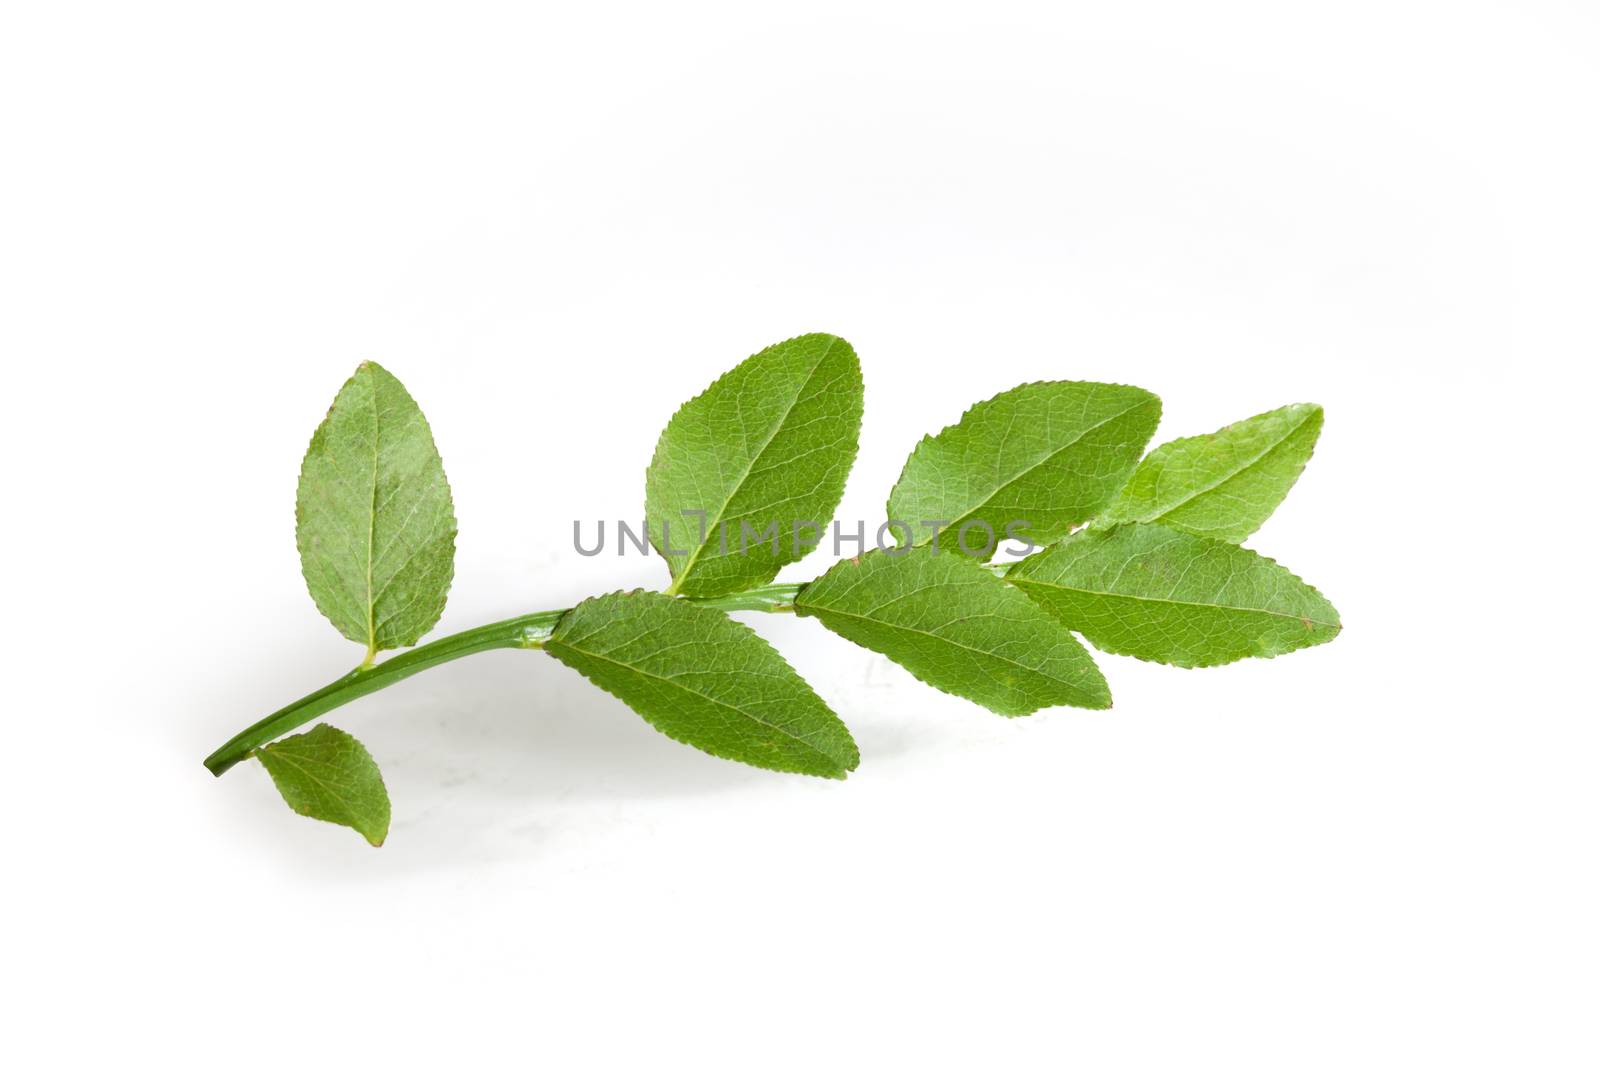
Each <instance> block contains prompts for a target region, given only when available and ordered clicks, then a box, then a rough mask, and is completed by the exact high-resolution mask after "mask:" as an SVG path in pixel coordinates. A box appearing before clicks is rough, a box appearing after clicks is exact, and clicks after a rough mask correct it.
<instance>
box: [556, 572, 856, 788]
mask: <svg viewBox="0 0 1600 1067" xmlns="http://www.w3.org/2000/svg"><path fill="white" fill-rule="evenodd" d="M544 649H545V651H546V652H549V653H550V654H551V655H552V656H554V657H555V658H556V659H558V660H560V661H561V662H563V663H565V664H567V665H568V666H569V667H572V668H574V669H576V670H577V671H579V672H580V673H581V674H583V675H584V677H586V678H588V679H589V680H590V681H592V682H594V683H595V684H596V685H598V686H599V687H600V688H602V689H604V690H605V691H606V692H608V693H610V694H612V695H613V696H615V697H617V698H619V699H620V700H621V701H622V702H623V703H624V704H627V705H628V706H629V707H630V708H632V709H633V710H634V711H636V712H638V713H639V714H640V715H641V716H642V717H643V718H644V720H645V721H646V722H648V723H649V724H650V725H651V726H654V727H655V728H656V729H657V730H660V731H661V732H662V733H664V734H666V735H667V736H668V737H670V738H672V739H674V740H676V741H682V742H683V743H685V744H688V745H693V746H694V747H695V748H698V749H700V750H701V751H704V752H709V753H711V754H712V755H713V756H721V757H723V758H724V759H731V760H738V761H740V762H741V763H749V764H752V765H754V766H757V767H765V768H767V769H769V770H775V771H794V772H797V773H799V774H814V775H819V776H821V777H824V778H843V777H844V776H845V773H846V772H848V771H852V770H854V769H855V767H856V764H857V763H858V762H859V761H860V754H859V753H858V752H857V750H856V744H855V741H854V740H852V739H851V737H850V732H849V730H847V729H846V728H845V725H844V723H842V722H840V721H839V718H838V716H836V715H834V713H833V712H832V711H830V710H829V709H828V706H827V705H826V704H824V703H823V702H822V699H821V698H820V697H818V696H817V694H816V693H814V692H812V691H811V687H810V686H808V685H807V684H806V683H805V680H804V679H803V678H801V677H800V676H799V675H798V674H796V673H795V672H794V668H792V667H790V666H789V664H788V663H787V662H786V661H785V660H784V658H783V657H782V656H780V655H779V654H778V652H777V650H776V649H774V648H773V647H772V646H771V645H769V644H767V643H766V642H765V641H763V640H762V639H761V637H760V636H758V635H757V634H756V632H755V631H754V630H752V629H750V628H749V627H748V626H745V625H744V624H743V623H739V622H735V621H734V620H733V619H730V618H728V616H726V615H724V614H723V613H722V612H720V611H717V610H715V609H712V608H703V607H699V606H698V605H695V604H693V603H690V602H688V601H685V600H679V599H676V598H673V597H669V596H663V595H662V594H660V593H647V592H643V591H635V592H632V593H610V594H608V595H606V596H601V597H594V598H592V599H590V600H585V601H583V602H582V603H581V604H579V605H578V606H577V607H575V608H573V609H572V610H571V611H569V612H567V613H566V615H565V616H563V617H562V619H561V622H560V624H559V625H557V626H556V629H555V632H554V633H553V634H551V635H550V638H549V640H548V641H547V642H546V643H545V646H544Z"/></svg>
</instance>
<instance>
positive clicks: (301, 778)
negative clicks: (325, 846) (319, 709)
mask: <svg viewBox="0 0 1600 1067" xmlns="http://www.w3.org/2000/svg"><path fill="white" fill-rule="evenodd" d="M255 756H256V759H258V760H260V761H261V766H263V767H265V768H266V769H267V773H268V774H269V775H271V776H272V781H273V784H274V785H276V786H277V787H278V792H280V793H282V794H283V799H284V800H285V801H287V802H288V804H289V807H291V808H293V809H294V810H295V811H297V812H299V813H300V814H301V815H305V816H307V817H309V818H312V819H321V820H322V821H323V822H331V823H338V824H339V825H340V826H348V827H350V828H351V829H353V830H355V831H356V832H357V833H358V834H360V835H361V836H362V837H364V838H366V839H367V841H368V843H370V844H371V845H373V846H374V847H376V846H378V845H381V844H383V839H384V838H385V837H386V836H388V833H389V792H388V790H386V789H385V788H384V787H383V775H381V774H379V773H378V765H377V764H376V763H374V762H373V761H372V757H371V756H370V755H368V754H367V750H366V749H365V748H363V747H362V745H361V742H360V741H357V740H356V739H355V738H353V737H351V736H350V735H349V734H347V733H345V732H344V731H343V730H335V729H334V728H333V727H331V726H329V725H327V724H326V723H323V724H319V725H317V726H313V727H312V728H311V729H310V730H308V731H307V732H305V733H303V734H295V735H294V736H293V737H286V738H284V739H283V740H282V741H279V742H277V743H275V744H271V745H266V746H264V747H262V748H258V749H256V752H255Z"/></svg>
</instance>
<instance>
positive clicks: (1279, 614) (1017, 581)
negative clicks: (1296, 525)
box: [1006, 576, 1342, 629]
mask: <svg viewBox="0 0 1600 1067" xmlns="http://www.w3.org/2000/svg"><path fill="white" fill-rule="evenodd" d="M1006 580H1007V581H1009V582H1011V583H1012V584H1013V585H1019V586H1020V585H1036V586H1039V587H1040V588H1042V589H1059V590H1061V591H1062V592H1064V593H1083V594H1084V595H1086V596H1096V597H1111V598H1114V599H1118V600H1137V601H1141V602H1143V603H1147V604H1167V605H1170V606H1172V607H1180V608H1206V609H1209V610H1212V611H1232V612H1238V613H1240V614H1244V615H1267V616H1270V617H1272V618H1278V619H1293V620H1294V621H1295V622H1299V623H1304V622H1307V621H1310V622H1313V623H1315V624H1317V625H1319V626H1331V627H1333V628H1334V629H1340V628H1342V624H1340V623H1337V622H1328V621H1326V620H1324V619H1317V618H1313V617H1312V616H1310V615H1292V614H1289V613H1288V612H1283V611H1269V610H1267V609H1266V608H1242V607H1238V606H1236V605H1233V604H1217V603H1212V602H1207V601H1204V600H1170V599H1168V598H1166V597H1154V596H1139V595H1138V594H1136V593H1111V592H1107V591H1105V590H1102V589H1082V588H1079V587H1078V586H1075V585H1063V584H1061V583H1060V582H1041V581H1038V580H1036V579H1032V578H1027V577H1011V576H1008V577H1007V578H1006Z"/></svg>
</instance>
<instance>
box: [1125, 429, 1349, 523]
mask: <svg viewBox="0 0 1600 1067" xmlns="http://www.w3.org/2000/svg"><path fill="white" fill-rule="evenodd" d="M1321 432H1322V408H1321V407H1319V406H1318V405H1316V404H1290V405H1289V406H1288V407H1282V408H1278V409H1277V410H1275V411H1268V412H1266V413H1264V414H1261V415H1256V416H1254V417H1252V418H1248V419H1245V420H1244V421H1242V422H1236V423H1234V424H1233V425H1231V426H1224V427H1223V428H1222V429H1220V430H1218V431H1217V432H1216V433H1209V434H1204V435H1202V436H1199V437H1180V438H1178V439H1177V440H1176V441H1168V442H1167V443H1166V444H1164V445H1162V446H1161V447H1160V448H1157V449H1156V450H1155V451H1153V452H1151V453H1150V454H1149V455H1148V456H1146V457H1145V458H1144V462H1143V463H1141V464H1139V469H1138V470H1136V471H1134V473H1133V477H1132V478H1130V479H1129V480H1128V484H1127V485H1126V486H1125V487H1124V488H1123V490H1122V493H1121V495H1120V496H1118V497H1117V499H1116V500H1115V501H1113V502H1112V504H1111V507H1109V508H1108V509H1106V512H1105V514H1103V515H1101V516H1100V517H1099V518H1097V519H1096V520H1095V523H1094V524H1095V525H1096V526H1115V525H1117V524H1119V523H1124V522H1159V523H1160V524H1161V525H1163V526H1170V527H1172V528H1173V529H1175V530H1183V531H1184V532H1185V533H1192V534H1195V535H1196V536H1198V537H1210V538H1214V539H1216V540H1218V541H1232V542H1233V543H1234V544H1238V543H1239V542H1241V541H1243V540H1244V539H1245V538H1247V537H1249V536H1250V535H1251V534H1253V533H1255V532H1256V531H1257V530H1258V529H1260V528H1261V524H1262V523H1264V522H1266V521H1267V517H1268V516H1269V515H1271V514H1272V512H1273V510H1274V509H1276V508H1277V506H1278V505H1279V504H1280V503H1282V502H1283V498H1284V497H1285V496H1287V495H1288V493H1289V490H1290V489H1291V488H1292V487H1293V486H1294V483H1295V480H1296V479H1298V478H1299V477H1300V472H1301V471H1302V470H1304V469H1305V465H1306V461H1307V460H1309V459H1310V458H1311V450H1312V448H1313V447H1315V445H1316V443H1317V435H1318V434H1319V433H1321Z"/></svg>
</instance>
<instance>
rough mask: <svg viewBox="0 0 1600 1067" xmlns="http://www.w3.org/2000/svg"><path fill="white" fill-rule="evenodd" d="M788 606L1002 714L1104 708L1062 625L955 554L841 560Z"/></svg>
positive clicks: (1093, 672) (1095, 679)
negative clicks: (1060, 706) (1065, 706)
mask: <svg viewBox="0 0 1600 1067" xmlns="http://www.w3.org/2000/svg"><path fill="white" fill-rule="evenodd" d="M794 606H795V611H796V612H797V613H798V614H800V615H813V616H815V617H816V618H818V619H819V620H821V622H822V624H823V625H824V626H826V627H827V628H828V629H830V630H832V631H833V632H834V633H837V634H839V635H841V636H843V637H846V638H848V639H849V640H851V641H854V642H855V643H856V644H858V645H864V646H866V647H867V648H870V649H872V650H873V651H875V652H881V653H883V654H884V655H885V656H888V657H889V658H890V659H892V660H894V661H895V662H896V663H898V664H900V665H901V666H902V667H905V668H906V669H907V670H908V671H910V672H911V673H912V674H913V675H915V676H916V677H917V678H920V679H921V680H922V681H924V682H927V683H928V684H929V685H931V686H933V687H934V688H936V689H941V690H943V691H945V692H946V693H954V694H955V695H956V696H960V697H965V698H966V699H968V700H971V701H973V702H974V703H976V704H980V705H982V706H983V707H986V708H988V709H989V710H990V711H994V712H998V713H999V714H1001V715H1027V714H1029V713H1030V712H1034V711H1037V710H1038V709H1039V708H1046V707H1053V706H1055V705H1058V704H1071V705H1075V706H1077V707H1085V708H1108V707H1110V706H1111V691H1110V690H1109V689H1107V688H1106V681H1105V679H1104V678H1103V677H1102V676H1101V674H1100V670H1099V668H1097V667H1096V666H1095V664H1094V660H1092V659H1091V658H1090V657H1089V653H1088V652H1086V651H1085V650H1084V648H1083V646H1082V645H1080V644H1078V642H1077V640H1076V639H1075V638H1074V637H1073V636H1072V634H1071V633H1070V632H1069V631H1068V630H1067V629H1066V627H1064V626H1062V625H1061V624H1060V623H1059V622H1057V621H1056V620H1055V619H1054V618H1053V617H1052V616H1051V615H1050V614H1049V613H1048V612H1047V611H1045V610H1044V609H1043V608H1041V607H1039V605H1037V604H1035V603H1034V602H1033V601H1032V600H1030V599H1029V598H1028V597H1027V596H1026V595H1024V594H1023V593H1022V592H1020V591H1019V590H1017V589H1015V588H1013V587H1011V586H1009V585H1007V584H1006V583H1005V582H1004V581H1002V580H1001V579H1000V578H998V577H997V576H996V575H995V574H994V572H992V571H990V570H987V569H985V568H984V567H982V566H981V565H979V564H977V563H974V562H973V561H972V560H970V559H967V558H966V557H964V556H962V555H960V554H959V553H955V552H950V551H935V549H934V546H932V545H925V546H923V547H921V548H915V549H911V550H909V551H907V552H905V554H904V555H899V556H896V555H894V554H892V553H890V552H885V551H882V550H879V551H874V552H868V553H867V554H866V555H864V556H862V557H860V558H858V559H847V560H841V561H840V562H839V563H837V564H835V565H834V567H833V568H832V569H830V570H829V571H828V572H827V573H826V574H824V575H823V576H822V577H821V578H818V579H817V580H816V581H814V582H811V583H810V584H808V585H806V586H805V587H804V588H803V589H801V591H800V594H799V595H798V596H797V597H796V598H795V602H794Z"/></svg>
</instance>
